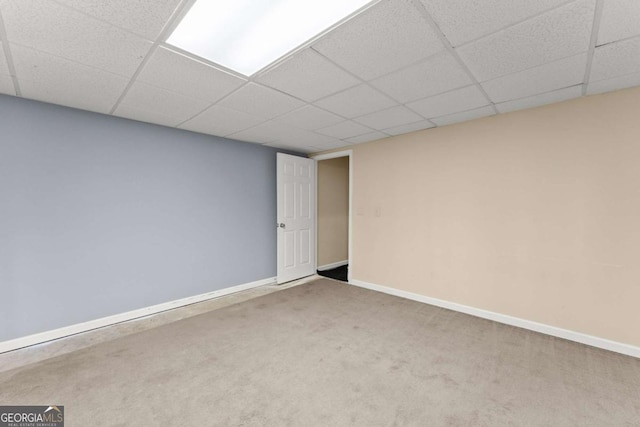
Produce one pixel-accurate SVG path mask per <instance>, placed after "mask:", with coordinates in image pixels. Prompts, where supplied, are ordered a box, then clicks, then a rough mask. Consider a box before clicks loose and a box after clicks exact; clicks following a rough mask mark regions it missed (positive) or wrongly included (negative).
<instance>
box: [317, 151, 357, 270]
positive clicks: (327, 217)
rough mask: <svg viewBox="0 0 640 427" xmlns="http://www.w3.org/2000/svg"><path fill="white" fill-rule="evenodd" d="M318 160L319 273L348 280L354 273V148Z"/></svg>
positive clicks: (323, 156)
mask: <svg viewBox="0 0 640 427" xmlns="http://www.w3.org/2000/svg"><path fill="white" fill-rule="evenodd" d="M315 160H317V165H316V171H317V180H316V182H317V193H316V194H317V205H316V206H317V215H316V221H317V227H316V230H317V239H316V242H317V249H316V256H317V262H316V265H317V269H318V274H319V275H321V276H325V277H330V278H332V279H336V280H341V281H344V282H348V281H349V279H350V277H351V275H350V270H351V268H350V267H351V265H350V261H351V256H350V254H351V251H350V248H351V244H350V243H351V242H350V239H351V236H350V229H351V194H350V193H351V167H352V164H351V151H350V150H349V151H345V152H338V153H330V154H325V155H321V156H318V157H315Z"/></svg>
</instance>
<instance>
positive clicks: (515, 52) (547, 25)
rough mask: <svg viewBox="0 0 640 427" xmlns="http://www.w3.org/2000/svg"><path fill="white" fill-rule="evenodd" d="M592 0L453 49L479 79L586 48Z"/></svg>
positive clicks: (577, 3)
mask: <svg viewBox="0 0 640 427" xmlns="http://www.w3.org/2000/svg"><path fill="white" fill-rule="evenodd" d="M594 10H595V0H579V1H576V2H573V3H570V4H568V5H566V6H563V7H560V8H558V9H554V10H553V11H551V12H547V13H545V14H542V15H539V16H537V17H535V18H532V19H530V20H527V21H525V22H522V23H520V24H518V25H514V26H513V27H509V28H507V29H505V30H503V31H499V32H497V33H495V34H492V35H490V36H487V37H485V38H482V39H479V40H477V41H475V42H472V43H470V44H467V45H464V46H462V47H460V48H457V49H456V50H457V52H458V53H459V54H460V57H461V58H462V60H463V61H464V62H465V63H466V64H467V66H468V67H469V69H470V70H471V72H472V73H473V74H474V75H475V76H476V78H478V80H480V81H486V80H490V79H492V78H496V77H500V76H504V75H506V74H510V73H515V72H518V71H522V70H526V69H527V68H531V67H535V66H538V65H541V64H545V63H547V62H551V61H554V60H557V59H561V58H566V57H568V56H572V55H577V54H579V53H583V52H586V51H587V50H588V48H589V40H590V35H591V27H592V24H593V15H594Z"/></svg>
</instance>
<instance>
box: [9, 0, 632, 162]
mask: <svg viewBox="0 0 640 427" xmlns="http://www.w3.org/2000/svg"><path fill="white" fill-rule="evenodd" d="M190 4H191V0H109V1H104V0H0V93H4V94H8V95H13V96H19V97H23V98H29V99H35V100H39V101H44V102H49V103H53V104H59V105H65V106H69V107H74V108H79V109H84V110H89V111H95V112H99V113H103V114H110V115H114V116H118V117H124V118H128V119H133V120H138V121H143V122H148V123H154V124H159V125H163V126H169V127H176V128H180V129H186V130H190V131H194V132H200V133H205V134H211V135H217V136H222V137H227V138H230V139H235V140H240V141H248V142H253V143H257V144H264V145H268V146H274V147H279V148H285V149H293V150H297V151H302V152H315V151H322V150H326V149H332V148H337V147H344V146H349V145H351V144H358V143H362V142H367V141H371V140H375V139H380V138H385V137H387V136H392V135H399V134H402V133H407V132H412V131H416V130H420V129H428V128H433V127H437V126H446V125H449V124H453V123H458V122H462V121H466V120H473V119H476V118H480V117H486V116H491V115H495V114H500V113H507V112H510V111H515V110H519V109H524V108H531V107H536V106H540V105H545V104H550V103H555V102H560V101H564V100H567V99H572V98H577V97H580V96H585V95H591V94H596V93H603V92H608V91H613V90H618V89H622V88H626V87H631V86H638V85H640V1H639V0H572V1H566V0H537V1H531V0H483V1H474V0H381V1H379V2H377V3H375V4H373V5H372V6H371V7H370V8H368V9H366V10H365V11H364V12H362V13H361V14H358V15H357V16H355V17H353V18H351V19H349V20H347V21H346V22H345V23H343V24H342V25H340V26H338V27H337V28H334V29H333V30H331V31H330V32H328V33H326V34H324V35H323V36H322V37H320V38H318V39H316V40H314V41H312V42H311V43H310V44H308V45H307V46H304V47H303V48H301V49H299V50H297V51H296V52H294V53H293V54H291V55H289V56H288V57H286V58H284V59H283V60H281V61H280V62H278V63H276V64H275V65H273V66H271V67H268V68H267V69H265V70H263V71H260V72H258V73H257V74H256V75H254V76H251V77H250V78H247V77H244V76H242V75H239V74H234V73H233V72H230V71H228V70H225V69H224V68H223V67H220V66H217V65H216V64H213V63H209V62H207V61H204V60H202V59H198V58H196V57H193V56H191V55H189V54H187V53H185V52H181V51H179V50H178V49H176V48H172V47H171V46H169V45H167V44H166V43H165V41H166V39H167V37H168V36H169V34H170V33H171V30H172V29H173V28H175V25H176V24H177V22H178V19H179V17H180V16H182V15H183V14H184V13H185V12H186V10H187V8H188V7H189V6H190Z"/></svg>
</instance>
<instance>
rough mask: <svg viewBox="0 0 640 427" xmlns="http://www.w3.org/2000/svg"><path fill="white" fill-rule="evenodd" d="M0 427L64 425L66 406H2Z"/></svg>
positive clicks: (62, 426) (59, 426) (53, 426)
mask: <svg viewBox="0 0 640 427" xmlns="http://www.w3.org/2000/svg"><path fill="white" fill-rule="evenodd" d="M0 427H64V406H61V405H55V406H54V405H51V406H0Z"/></svg>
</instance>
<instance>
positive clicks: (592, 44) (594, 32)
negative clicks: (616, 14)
mask: <svg viewBox="0 0 640 427" xmlns="http://www.w3.org/2000/svg"><path fill="white" fill-rule="evenodd" d="M603 7H604V0H596V11H595V14H594V16H593V26H592V28H591V40H590V41H589V52H588V53H587V67H586V69H585V72H584V79H583V80H582V83H583V84H582V96H585V95H586V94H587V90H588V89H589V79H590V78H591V66H592V65H593V54H594V53H595V50H596V44H597V43H598V33H599V32H600V21H601V20H602V9H603Z"/></svg>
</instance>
